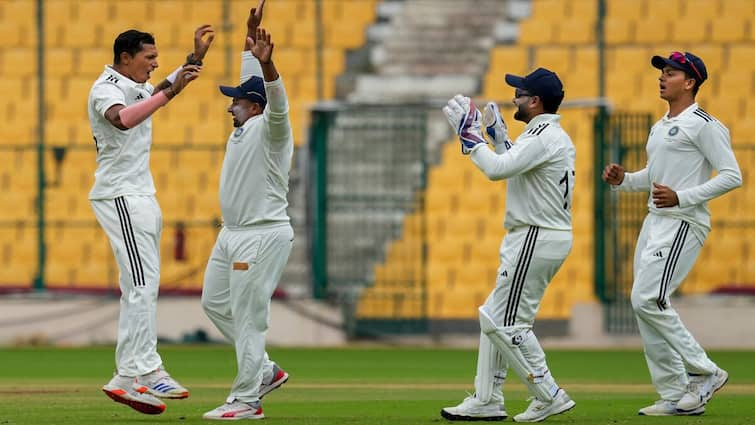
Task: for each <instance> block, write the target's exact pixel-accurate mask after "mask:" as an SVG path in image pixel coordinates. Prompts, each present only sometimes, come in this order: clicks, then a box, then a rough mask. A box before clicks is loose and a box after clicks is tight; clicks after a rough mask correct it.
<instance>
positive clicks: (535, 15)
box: [530, 0, 568, 23]
mask: <svg viewBox="0 0 755 425" xmlns="http://www.w3.org/2000/svg"><path fill="white" fill-rule="evenodd" d="M567 3H568V2H566V1H562V0H538V1H533V2H532V3H531V4H532V16H530V20H535V21H538V22H541V23H547V22H559V21H561V20H562V19H563V17H564V15H566V10H565V6H566V4H567Z"/></svg>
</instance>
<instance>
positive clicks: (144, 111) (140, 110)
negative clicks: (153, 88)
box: [118, 91, 168, 128]
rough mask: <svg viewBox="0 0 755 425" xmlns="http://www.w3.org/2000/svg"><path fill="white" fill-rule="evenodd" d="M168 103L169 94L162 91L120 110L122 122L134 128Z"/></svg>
mask: <svg viewBox="0 0 755 425" xmlns="http://www.w3.org/2000/svg"><path fill="white" fill-rule="evenodd" d="M166 103H168V96H166V95H165V93H163V92H162V91H160V92H159V93H157V94H156V95H154V96H151V97H149V98H148V99H146V100H143V101H141V102H138V103H134V104H133V105H130V106H127V107H125V108H123V109H121V110H120V111H118V116H120V118H121V124H123V125H124V126H125V127H126V128H133V127H136V126H137V125H139V124H140V123H141V122H142V121H144V120H146V119H147V118H149V116H150V115H152V114H153V113H154V112H155V111H157V110H158V109H160V107H161V106H163V105H165V104H166Z"/></svg>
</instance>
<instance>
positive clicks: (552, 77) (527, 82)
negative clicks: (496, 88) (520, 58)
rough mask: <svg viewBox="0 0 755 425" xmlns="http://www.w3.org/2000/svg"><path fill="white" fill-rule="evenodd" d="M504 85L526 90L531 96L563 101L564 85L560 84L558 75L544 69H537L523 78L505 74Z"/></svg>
mask: <svg viewBox="0 0 755 425" xmlns="http://www.w3.org/2000/svg"><path fill="white" fill-rule="evenodd" d="M506 84H508V85H510V86H511V87H516V88H518V89H522V90H527V91H528V92H529V93H530V94H531V95H534V96H539V97H541V98H544V99H563V97H564V85H563V84H561V80H560V79H559V78H558V75H556V73H555V72H552V71H549V70H547V69H545V68H538V69H536V70H534V71H532V72H531V73H530V74H529V75H526V76H524V77H518V76H516V75H511V74H506Z"/></svg>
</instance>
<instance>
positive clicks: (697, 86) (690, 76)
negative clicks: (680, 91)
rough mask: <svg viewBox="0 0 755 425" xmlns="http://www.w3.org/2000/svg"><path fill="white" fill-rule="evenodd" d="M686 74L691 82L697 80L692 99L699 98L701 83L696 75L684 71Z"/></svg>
mask: <svg viewBox="0 0 755 425" xmlns="http://www.w3.org/2000/svg"><path fill="white" fill-rule="evenodd" d="M684 73H685V74H686V75H687V78H689V79H691V80H695V86H694V87H692V97H695V96H697V91H698V90H700V84H702V83H700V82H699V81H698V80H697V78H696V77H695V74H692V73H690V72H687V71H684Z"/></svg>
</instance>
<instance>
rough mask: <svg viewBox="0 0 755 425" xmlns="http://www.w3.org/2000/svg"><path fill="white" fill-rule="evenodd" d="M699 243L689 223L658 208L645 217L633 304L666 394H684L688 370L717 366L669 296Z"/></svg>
mask: <svg viewBox="0 0 755 425" xmlns="http://www.w3.org/2000/svg"><path fill="white" fill-rule="evenodd" d="M701 248H702V244H701V243H700V241H698V239H697V238H696V237H695V236H694V235H693V232H692V230H691V229H690V224H689V223H687V222H685V221H682V220H679V219H677V218H672V217H667V216H661V215H657V214H648V216H647V217H645V221H644V222H643V223H642V229H641V230H640V235H639V237H638V238H637V247H636V248H635V251H634V282H633V284H632V308H633V309H634V312H635V316H636V317H637V324H638V325H639V329H640V335H641V336H642V342H643V343H644V345H645V359H646V360H647V364H648V369H650V377H651V379H652V381H653V385H655V388H656V390H657V391H658V394H660V396H661V398H662V399H664V400H672V401H677V400H679V399H681V398H682V396H683V395H684V393H685V392H686V387H687V383H688V376H687V374H688V373H692V374H704V375H707V374H711V373H715V371H716V368H717V366H716V364H715V363H713V362H712V361H711V360H710V359H709V358H708V356H707V355H706V354H705V350H703V348H702V347H701V346H700V344H699V343H698V342H697V341H696V340H695V338H694V337H693V336H692V334H691V333H690V332H689V331H688V330H687V328H686V327H685V326H684V324H683V323H682V320H681V319H680V318H679V315H678V314H677V312H676V310H674V308H673V307H672V306H671V301H670V296H671V294H673V293H674V291H676V289H677V288H678V287H679V285H681V283H682V281H683V280H684V278H685V277H686V276H687V274H688V273H689V271H690V270H691V269H692V266H693V265H694V264H695V260H696V259H697V256H698V255H699V254H700V249H701Z"/></svg>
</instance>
